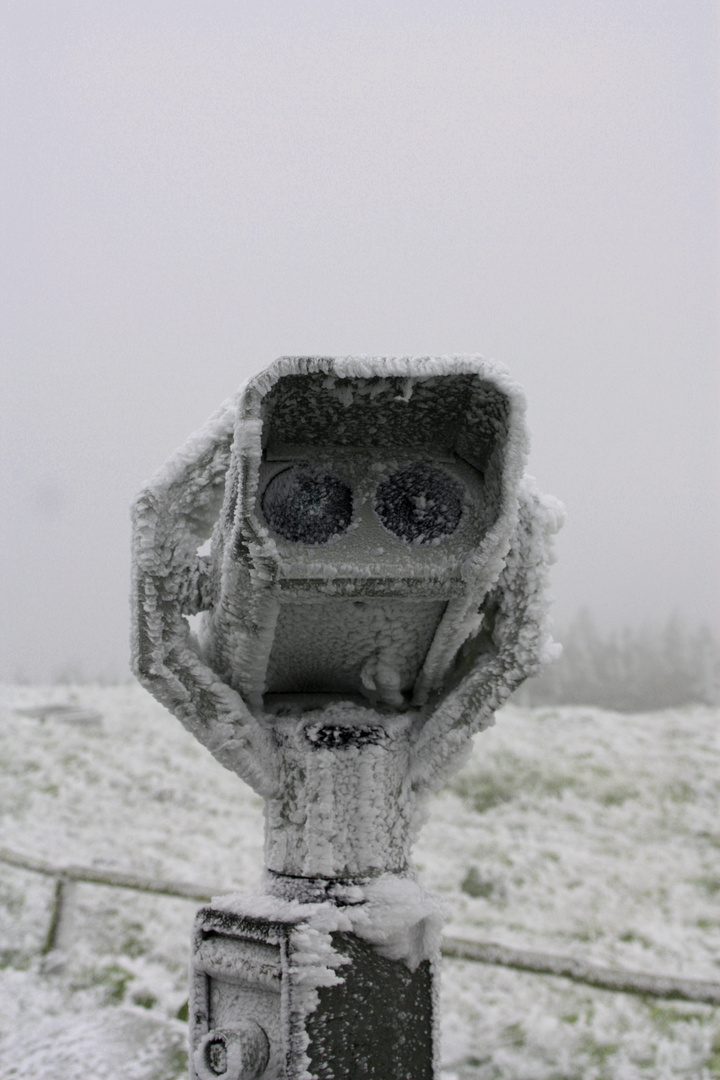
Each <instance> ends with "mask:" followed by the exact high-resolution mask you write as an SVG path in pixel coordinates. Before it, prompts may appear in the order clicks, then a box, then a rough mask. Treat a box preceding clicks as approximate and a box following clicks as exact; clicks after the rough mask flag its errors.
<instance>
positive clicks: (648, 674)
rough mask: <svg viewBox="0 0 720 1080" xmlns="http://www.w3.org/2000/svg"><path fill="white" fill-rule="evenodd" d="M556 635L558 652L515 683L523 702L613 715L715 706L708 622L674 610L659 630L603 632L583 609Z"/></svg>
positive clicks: (719, 662) (717, 665) (719, 681)
mask: <svg viewBox="0 0 720 1080" xmlns="http://www.w3.org/2000/svg"><path fill="white" fill-rule="evenodd" d="M555 636H556V637H557V639H558V640H559V641H561V642H562V645H563V654H562V656H561V657H560V659H559V660H557V661H556V662H555V663H554V664H551V665H550V666H549V667H548V668H546V669H545V671H544V672H543V673H542V674H541V675H540V676H539V677H538V678H536V679H531V680H529V681H528V682H527V683H525V684H524V687H521V689H520V691H519V695H518V700H519V701H521V702H523V703H524V704H528V705H597V706H599V707H600V708H603V709H613V710H615V711H617V712H641V711H644V710H650V709H667V708H673V707H675V706H678V705H687V704H690V703H693V702H696V703H702V704H706V705H718V704H720V652H719V650H718V646H717V643H716V641H715V639H714V637H713V634H712V632H711V631H710V630H709V628H708V627H707V626H701V627H699V628H698V629H695V630H689V629H688V628H687V626H686V625H685V623H684V621H683V619H682V618H681V617H680V616H679V615H678V614H674V615H672V616H671V617H670V619H669V620H668V622H667V624H666V625H665V626H664V627H663V628H661V629H657V628H652V627H648V626H645V627H642V628H640V629H632V628H629V627H626V628H625V629H624V630H622V631H620V632H610V633H607V634H603V633H601V632H600V631H599V630H598V628H597V626H596V625H595V622H594V620H593V618H592V616H591V615H590V613H589V611H587V610H583V611H581V612H580V614H579V615H578V616H577V617H576V618H575V620H574V621H573V622H572V623H571V624H570V625H569V626H568V627H567V629H566V630H565V631H564V632H559V631H556V633H555Z"/></svg>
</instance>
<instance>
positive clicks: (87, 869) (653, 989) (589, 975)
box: [0, 848, 720, 1005]
mask: <svg viewBox="0 0 720 1080" xmlns="http://www.w3.org/2000/svg"><path fill="white" fill-rule="evenodd" d="M0 862H3V863H5V864H7V865H8V866H15V867H17V868H19V869H21V870H29V871H30V872H32V873H35V874H42V875H44V876H45V877H50V878H53V879H54V882H55V888H54V891H53V901H52V906H51V912H50V919H49V923H48V930H47V934H46V936H45V941H44V943H43V946H42V952H43V953H44V954H48V953H51V952H52V951H53V950H54V949H56V948H57V944H58V936H59V931H60V925H61V922H62V918H63V912H64V910H65V908H66V906H67V904H68V902H69V894H68V885H70V884H71V883H74V882H83V883H85V884H88V885H105V886H110V887H112V888H116V889H134V890H135V891H137V892H146V893H154V894H156V895H159V896H172V897H177V898H178V899H185V900H196V901H198V902H200V903H206V902H208V901H209V900H211V899H212V897H213V896H222V895H227V893H230V892H233V891H234V890H233V889H232V888H230V887H227V886H224V887H223V886H208V885H207V884H197V883H193V882H187V881H167V880H162V879H159V878H149V877H144V876H142V875H141V874H134V873H122V872H119V871H117V870H110V869H100V868H98V867H94V866H76V865H69V866H57V865H55V864H53V863H49V862H47V861H45V860H44V859H35V858H31V857H30V856H28V855H21V854H19V853H18V852H16V851H11V850H9V849H7V848H0ZM442 954H443V956H446V957H448V958H449V959H453V960H471V961H475V962H477V963H480V964H492V965H497V966H500V967H507V968H514V969H515V970H518V971H528V972H534V973H536V974H540V975H556V976H560V977H561V978H565V979H571V980H572V981H573V982H577V983H584V984H585V985H587V986H594V987H597V988H599V989H602V990H611V991H615V992H616V993H624V994H639V995H641V996H649V997H656V998H666V999H671V998H673V999H677V1000H682V1001H697V1002H702V1003H704V1004H708V1005H720V983H718V982H712V981H710V980H707V979H687V978H682V977H679V976H675V975H650V974H648V973H647V972H642V971H626V970H623V969H621V968H609V967H603V966H600V965H597V964H591V963H588V962H587V961H585V960H578V959H575V958H573V957H568V956H558V955H556V954H554V953H545V952H536V951H534V950H531V949H515V948H511V947H510V946H507V945H498V944H497V943H495V942H489V941H485V942H483V941H466V940H463V939H460V938H453V937H444V938H443V941H442Z"/></svg>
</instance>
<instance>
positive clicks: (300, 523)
mask: <svg viewBox="0 0 720 1080" xmlns="http://www.w3.org/2000/svg"><path fill="white" fill-rule="evenodd" d="M262 509H263V514H264V515H265V520H266V521H267V523H268V525H269V526H270V527H271V528H272V529H274V530H275V532H276V533H279V534H280V536H283V537H285V539H286V540H292V541H293V543H295V544H326V543H327V542H328V540H332V538H333V537H334V536H339V535H340V534H341V533H344V532H345V530H346V529H347V527H348V525H349V524H350V522H351V520H352V509H353V501H352V492H351V491H350V488H349V487H348V486H347V484H344V483H343V482H342V480H339V479H338V477H337V476H332V475H331V474H330V473H327V472H323V470H322V469H317V468H314V467H313V466H312V465H293V466H291V468H289V469H283V471H282V472H279V473H276V475H275V476H273V478H272V480H271V481H270V483H269V484H268V486H267V487H266V488H265V492H264V494H263V497H262Z"/></svg>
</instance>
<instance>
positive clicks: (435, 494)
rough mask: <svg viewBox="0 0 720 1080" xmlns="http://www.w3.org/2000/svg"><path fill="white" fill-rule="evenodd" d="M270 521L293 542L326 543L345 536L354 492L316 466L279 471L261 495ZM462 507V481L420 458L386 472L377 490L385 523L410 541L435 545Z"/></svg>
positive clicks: (453, 525)
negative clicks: (417, 460)
mask: <svg viewBox="0 0 720 1080" xmlns="http://www.w3.org/2000/svg"><path fill="white" fill-rule="evenodd" d="M262 509H263V514H264V515H265V520H266V521H267V523H268V525H270V527H271V528H272V529H273V530H274V531H275V532H276V533H278V534H279V535H280V536H282V537H284V538H285V539H286V540H290V541H292V542H293V543H295V544H306V545H315V544H327V543H328V541H330V540H333V539H335V538H336V537H339V536H342V534H343V533H344V532H346V531H347V529H348V528H349V527H350V522H351V521H352V515H353V497H352V491H351V490H350V488H349V487H348V485H347V484H346V483H345V482H344V480H341V479H340V478H339V477H337V476H334V475H333V474H332V473H329V472H326V471H325V470H323V469H319V468H316V467H315V466H313V465H292V466H290V468H288V469H283V470H282V472H279V473H276V474H275V476H273V478H272V479H271V480H270V482H269V483H268V485H267V487H266V488H265V491H264V493H263V497H262ZM462 509H463V491H462V488H461V486H460V484H459V483H458V482H457V480H455V479H454V478H453V477H452V476H450V475H449V474H448V473H446V472H445V471H444V470H443V469H438V468H436V467H435V466H432V465H426V464H424V463H422V462H416V463H414V464H412V465H406V466H405V467H403V468H402V469H398V470H396V471H395V472H393V473H390V475H389V476H386V477H385V478H384V479H383V480H381V481H380V483H379V484H378V486H377V489H376V492H375V513H376V514H377V516H378V517H379V519H380V521H381V522H382V524H383V525H384V526H385V528H386V529H387V530H388V532H391V533H393V534H394V535H395V536H397V537H398V538H399V539H400V540H405V541H406V542H407V543H409V544H431V543H433V542H437V541H439V540H443V539H444V538H445V537H447V536H450V535H451V534H452V533H454V532H455V530H456V529H457V527H458V525H459V524H460V518H461V517H462Z"/></svg>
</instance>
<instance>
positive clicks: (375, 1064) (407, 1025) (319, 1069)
mask: <svg viewBox="0 0 720 1080" xmlns="http://www.w3.org/2000/svg"><path fill="white" fill-rule="evenodd" d="M333 945H334V947H335V949H336V950H337V951H338V952H339V953H342V954H343V955H344V956H347V957H349V958H350V963H349V964H344V965H343V966H342V967H341V968H339V969H338V974H339V975H341V976H342V978H343V979H344V982H343V983H341V984H340V985H338V986H325V987H322V988H321V989H320V990H319V992H318V993H319V998H320V1003H319V1005H318V1008H317V1009H316V1011H315V1012H314V1013H312V1014H311V1015H310V1016H309V1017H308V1021H307V1033H308V1036H309V1038H310V1046H309V1047H308V1050H307V1053H308V1056H309V1057H310V1062H311V1065H310V1072H311V1073H314V1075H315V1076H317V1078H318V1080H433V1075H434V1073H433V1057H434V1053H433V993H432V968H431V965H430V962H429V961H427V960H425V961H424V962H423V963H422V964H420V965H419V966H418V967H417V968H416V970H415V971H414V972H411V971H410V970H409V968H408V967H407V966H406V964H404V963H403V962H402V961H399V960H388V959H387V958H386V957H384V956H380V955H379V954H378V952H377V950H376V949H375V948H374V947H373V946H372V945H369V944H368V943H367V942H365V941H362V940H361V939H360V938H357V937H354V936H353V935H352V934H343V933H339V934H333Z"/></svg>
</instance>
